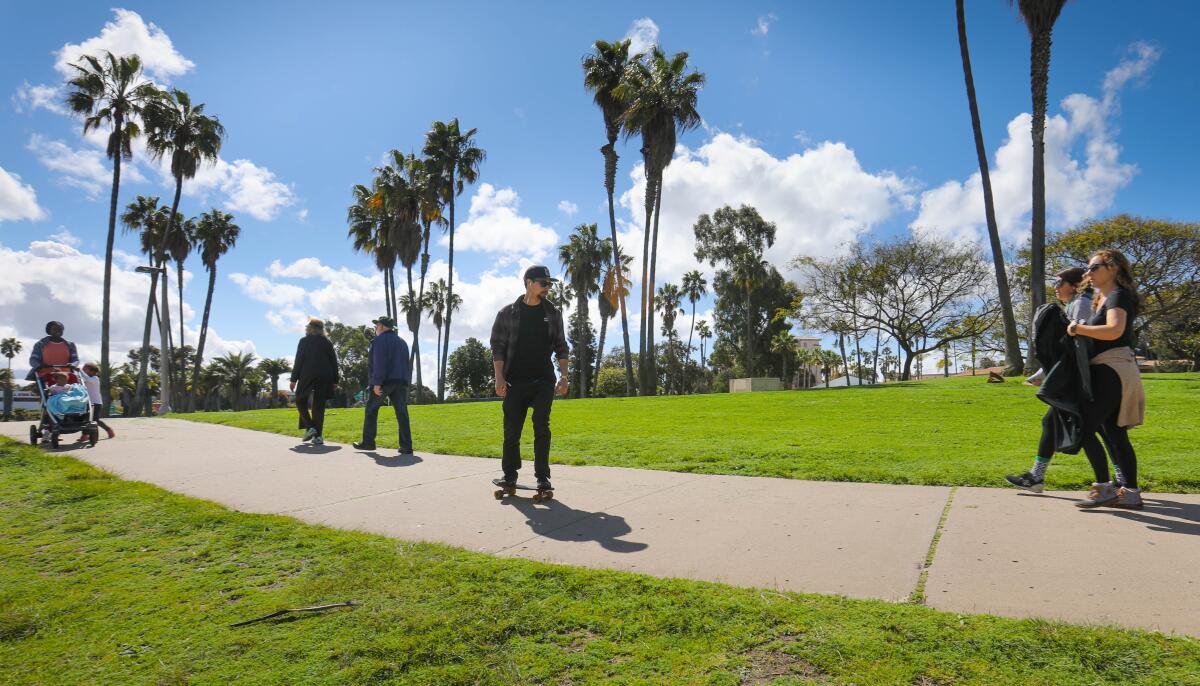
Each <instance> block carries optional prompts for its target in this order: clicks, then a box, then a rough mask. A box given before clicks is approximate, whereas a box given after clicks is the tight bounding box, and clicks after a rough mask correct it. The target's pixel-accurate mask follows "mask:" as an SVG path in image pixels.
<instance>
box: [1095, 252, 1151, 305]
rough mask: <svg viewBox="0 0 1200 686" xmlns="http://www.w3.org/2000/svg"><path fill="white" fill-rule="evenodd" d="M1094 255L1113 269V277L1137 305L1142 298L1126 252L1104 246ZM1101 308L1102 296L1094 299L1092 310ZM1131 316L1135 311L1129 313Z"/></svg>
mask: <svg viewBox="0 0 1200 686" xmlns="http://www.w3.org/2000/svg"><path fill="white" fill-rule="evenodd" d="M1092 257H1099V258H1100V259H1102V260H1104V264H1107V265H1108V266H1109V268H1110V269H1112V270H1113V272H1114V275H1113V278H1115V279H1116V281H1117V285H1118V286H1120V287H1121V288H1124V289H1125V290H1126V291H1128V292H1129V295H1131V296H1133V306H1134V307H1137V306H1138V305H1139V304H1140V301H1141V299H1140V298H1139V297H1138V292H1137V285H1136V284H1135V283H1134V281H1133V267H1132V266H1131V265H1130V264H1129V258H1128V257H1125V253H1123V252H1121V251H1120V250H1116V249H1114V248H1104V249H1101V250H1097V251H1096V254H1095V255H1093V256H1092ZM1099 309H1100V298H1096V299H1094V300H1092V310H1093V311H1096V310H1099ZM1128 314H1129V316H1130V317H1132V316H1134V314H1135V313H1134V312H1130V313H1128Z"/></svg>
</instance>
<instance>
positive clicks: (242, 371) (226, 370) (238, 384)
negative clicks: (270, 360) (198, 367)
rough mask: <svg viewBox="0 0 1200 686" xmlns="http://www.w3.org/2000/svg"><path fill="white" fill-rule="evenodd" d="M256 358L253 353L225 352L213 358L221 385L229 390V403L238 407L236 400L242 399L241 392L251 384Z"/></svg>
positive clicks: (233, 407)
mask: <svg viewBox="0 0 1200 686" xmlns="http://www.w3.org/2000/svg"><path fill="white" fill-rule="evenodd" d="M256 361H257V358H255V357H254V353H241V352H236V353H226V354H225V355H223V356H221V357H218V358H216V359H215V360H213V364H214V365H216V369H217V370H218V373H219V374H220V378H221V385H222V386H224V387H225V388H227V389H228V390H229V405H230V407H231V408H232V409H234V410H236V409H238V401H239V400H243V397H242V395H243V393H244V392H245V390H246V388H247V386H249V385H251V382H252V378H251V377H252V374H253V372H254V363H255V362H256Z"/></svg>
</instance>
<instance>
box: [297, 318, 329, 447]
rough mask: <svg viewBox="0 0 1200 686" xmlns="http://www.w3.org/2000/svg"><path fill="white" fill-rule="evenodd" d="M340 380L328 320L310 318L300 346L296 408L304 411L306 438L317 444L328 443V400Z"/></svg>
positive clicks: (298, 348) (301, 421)
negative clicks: (328, 334)
mask: <svg viewBox="0 0 1200 686" xmlns="http://www.w3.org/2000/svg"><path fill="white" fill-rule="evenodd" d="M337 382H338V361H337V353H336V352H335V351H334V349H333V343H331V342H330V341H329V339H328V338H327V337H326V336H325V322H323V321H321V320H320V319H316V318H313V319H309V320H308V326H306V327H304V338H301V339H300V343H298V344H297V345H296V361H295V362H293V363H292V384H291V386H292V392H294V393H295V394H296V409H297V410H299V411H300V428H301V429H304V439H303V440H305V441H312V442H313V445H322V444H324V443H325V437H324V429H325V403H326V402H328V400H329V397H330V396H331V395H332V394H333V389H334V387H335V386H337ZM310 403H311V410H310V409H309V408H310Z"/></svg>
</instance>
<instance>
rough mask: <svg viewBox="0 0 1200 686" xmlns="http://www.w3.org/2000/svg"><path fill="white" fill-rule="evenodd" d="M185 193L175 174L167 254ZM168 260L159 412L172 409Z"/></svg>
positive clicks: (164, 239)
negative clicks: (181, 198) (180, 200)
mask: <svg viewBox="0 0 1200 686" xmlns="http://www.w3.org/2000/svg"><path fill="white" fill-rule="evenodd" d="M181 195H183V176H182V175H181V174H176V175H175V197H174V198H173V199H172V200H171V214H170V216H169V219H170V224H169V225H168V228H167V231H166V232H164V233H163V237H162V243H161V246H160V249H161V250H162V253H163V254H164V255H165V254H166V252H167V243H168V241H169V240H170V239H171V235H172V233H173V232H174V231H176V226H177V224H178V219H179V198H180V196H181ZM166 263H167V261H166V260H165V259H164V260H163V261H162V263H161V265H160V266H162V267H164V270H163V289H162V304H161V305H160V306H159V316H160V317H162V323H161V324H159V329H160V334H159V337H160V338H161V339H162V348H161V350H162V352H161V354H160V357H161V358H162V362H161V363H160V365H159V372H158V375H159V377H161V378H160V379H159V381H158V383H159V387H158V388H159V397H160V398H161V401H160V403H159V408H158V411H159V414H166V413H168V412H170V411H171V362H172V361H173V359H174V358H173V355H172V351H171V343H170V335H171V307H170V303H169V301H168V300H169V299H168V296H167V294H168V293H169V292H170V289H169V288H168V287H167V272H166V270H165V267H166Z"/></svg>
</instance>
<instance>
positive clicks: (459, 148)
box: [422, 118, 487, 400]
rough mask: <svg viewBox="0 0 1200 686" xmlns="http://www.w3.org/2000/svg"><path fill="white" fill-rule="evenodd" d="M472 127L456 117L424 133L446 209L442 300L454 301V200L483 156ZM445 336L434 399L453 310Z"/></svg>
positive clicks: (441, 388)
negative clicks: (464, 129)
mask: <svg viewBox="0 0 1200 686" xmlns="http://www.w3.org/2000/svg"><path fill="white" fill-rule="evenodd" d="M475 131H476V130H475V129H471V130H469V131H467V132H466V133H463V132H462V131H461V130H460V129H459V125H458V119H457V118H455V119H452V120H450V121H449V122H440V121H435V122H433V125H432V126H431V127H430V129H429V132H428V133H426V134H425V147H424V148H423V150H422V153H423V154H424V155H425V157H426V159H427V160H428V165H429V167H431V168H432V169H433V170H434V171H435V173H436V177H435V178H436V179H437V180H438V195H439V197H440V198H441V200H442V202H443V203H444V204H446V205H447V206H449V208H450V249H449V265H448V272H449V276H448V277H447V278H448V281H447V283H446V302H447V303H453V302H454V226H455V220H454V199H455V198H456V197H458V196H459V195H462V192H463V188H464V186H465V184H468V183H475V181H476V180H477V179H478V178H479V167H480V165H482V164H483V161H484V160H485V159H486V158H487V153H485V152H484V151H483V149H482V148H478V147H476V146H475V141H474V140H473V139H474V137H475ZM445 318H446V321H445V327H446V339H445V341H444V342H443V343H442V346H443V347H442V367H441V370H440V374H439V378H438V400H445V399H446V386H445V376H446V369H445V367H446V357H447V355H448V354H449V352H450V322H451V320H452V319H453V318H454V309H453V308H450V309H447V310H446V313H445Z"/></svg>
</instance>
